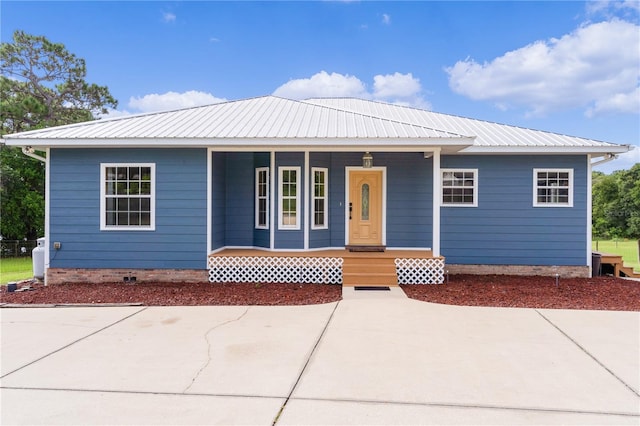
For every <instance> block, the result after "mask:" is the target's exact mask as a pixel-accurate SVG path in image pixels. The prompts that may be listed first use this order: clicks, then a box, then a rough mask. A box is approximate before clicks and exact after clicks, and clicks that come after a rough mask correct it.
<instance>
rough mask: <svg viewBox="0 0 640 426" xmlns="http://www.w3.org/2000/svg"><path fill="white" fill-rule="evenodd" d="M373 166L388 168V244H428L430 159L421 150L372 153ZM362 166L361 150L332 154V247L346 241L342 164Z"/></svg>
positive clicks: (431, 221) (430, 207)
mask: <svg viewBox="0 0 640 426" xmlns="http://www.w3.org/2000/svg"><path fill="white" fill-rule="evenodd" d="M373 157H374V165H375V166H376V167H378V166H385V167H387V247H431V245H432V242H433V238H432V235H433V233H432V224H433V204H432V192H433V191H432V188H433V178H432V174H433V171H432V170H433V161H432V160H431V159H425V158H424V155H423V154H421V153H382V152H377V153H374V154H373ZM360 165H362V153H335V154H332V155H331V167H330V170H329V175H330V177H329V186H330V189H331V190H330V197H331V200H330V212H329V216H330V219H329V220H330V226H331V228H330V234H331V246H334V247H342V246H344V243H345V227H344V222H345V216H344V214H345V208H344V203H345V192H344V191H345V179H346V175H345V167H347V166H352V167H353V166H355V167H357V166H360Z"/></svg>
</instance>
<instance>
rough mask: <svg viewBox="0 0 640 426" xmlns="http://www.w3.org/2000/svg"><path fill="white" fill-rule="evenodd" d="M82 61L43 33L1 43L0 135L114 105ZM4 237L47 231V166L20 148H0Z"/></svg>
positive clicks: (19, 34)
mask: <svg viewBox="0 0 640 426" xmlns="http://www.w3.org/2000/svg"><path fill="white" fill-rule="evenodd" d="M86 74H87V70H86V64H85V61H84V59H81V58H78V57H76V56H75V55H74V54H72V53H70V52H69V51H67V49H66V48H65V46H64V45H63V44H60V43H52V42H50V41H49V40H47V39H46V38H45V37H43V36H34V35H29V34H26V33H25V32H23V31H16V32H15V33H14V34H13V42H11V43H2V44H0V125H1V129H0V135H6V134H9V133H16V132H23V131H28V130H36V129H41V128H45V127H51V126H57V125H62V124H71V123H77V122H82V121H88V120H92V119H94V115H96V114H99V113H106V112H107V108H109V107H111V108H115V107H116V106H117V101H116V100H115V99H114V98H113V96H112V95H111V94H110V93H109V89H108V88H107V87H106V86H98V85H96V84H90V83H88V82H87V81H86V80H85V78H86ZM0 184H1V185H0V213H1V217H0V235H2V236H3V237H4V238H7V239H22V238H29V239H33V238H37V237H38V236H42V235H43V233H44V165H43V164H42V163H40V162H39V161H37V160H34V159H32V158H29V157H26V156H25V155H23V154H22V153H21V152H20V149H18V148H10V147H7V146H2V147H1V149H0Z"/></svg>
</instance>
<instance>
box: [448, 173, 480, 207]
mask: <svg viewBox="0 0 640 426" xmlns="http://www.w3.org/2000/svg"><path fill="white" fill-rule="evenodd" d="M455 172H463V173H469V172H470V173H473V203H453V202H445V201H444V199H443V197H444V188H445V186H444V181H445V178H444V174H445V173H455ZM453 188H463V187H460V186H454V187H453ZM440 206H442V207H478V169H457V168H447V169H440Z"/></svg>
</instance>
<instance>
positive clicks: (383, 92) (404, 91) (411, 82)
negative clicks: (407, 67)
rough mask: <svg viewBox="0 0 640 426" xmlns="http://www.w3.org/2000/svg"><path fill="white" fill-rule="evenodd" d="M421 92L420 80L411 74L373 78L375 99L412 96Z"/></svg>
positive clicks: (397, 73)
mask: <svg viewBox="0 0 640 426" xmlns="http://www.w3.org/2000/svg"><path fill="white" fill-rule="evenodd" d="M420 90H422V87H421V86H420V80H419V79H417V78H414V77H413V75H412V74H411V73H408V74H400V73H399V72H396V73H395V74H387V75H376V76H375V77H373V95H374V96H375V97H376V98H390V97H408V96H414V95H415V94H416V93H419V92H420Z"/></svg>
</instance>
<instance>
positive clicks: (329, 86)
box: [273, 71, 366, 99]
mask: <svg viewBox="0 0 640 426" xmlns="http://www.w3.org/2000/svg"><path fill="white" fill-rule="evenodd" d="M273 94H274V95H275V96H281V97H283V98H289V99H305V98H313V97H366V89H365V86H364V84H363V83H362V82H361V81H360V80H359V79H358V78H357V77H354V76H350V75H342V74H338V73H335V72H334V73H331V74H328V73H327V72H326V71H320V72H319V73H317V74H314V75H313V76H311V78H300V79H296V80H290V81H288V82H286V83H285V84H283V85H282V86H280V87H278V88H277V89H276V90H275V91H274V92H273Z"/></svg>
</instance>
